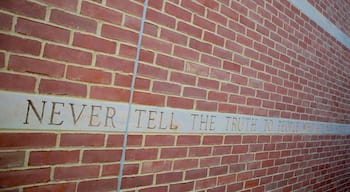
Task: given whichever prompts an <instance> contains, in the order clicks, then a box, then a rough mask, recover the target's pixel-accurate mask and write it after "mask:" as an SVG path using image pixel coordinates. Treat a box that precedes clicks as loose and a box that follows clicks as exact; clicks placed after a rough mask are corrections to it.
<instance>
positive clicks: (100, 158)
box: [82, 149, 122, 163]
mask: <svg viewBox="0 0 350 192" xmlns="http://www.w3.org/2000/svg"><path fill="white" fill-rule="evenodd" d="M121 154H122V151H121V150H108V149H106V150H85V151H84V153H83V158H82V162H83V163H101V162H115V161H119V160H120V157H121Z"/></svg>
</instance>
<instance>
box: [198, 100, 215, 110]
mask: <svg viewBox="0 0 350 192" xmlns="http://www.w3.org/2000/svg"><path fill="white" fill-rule="evenodd" d="M196 110H199V111H217V110H218V104H217V103H215V102H207V101H197V102H196Z"/></svg>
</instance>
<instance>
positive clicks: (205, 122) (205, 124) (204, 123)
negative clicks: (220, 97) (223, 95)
mask: <svg viewBox="0 0 350 192" xmlns="http://www.w3.org/2000/svg"><path fill="white" fill-rule="evenodd" d="M203 116H204V115H201V122H200V125H199V129H200V130H202V125H204V130H208V129H207V127H208V115H206V118H205V120H204V119H203Z"/></svg>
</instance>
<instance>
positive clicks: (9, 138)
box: [0, 133, 56, 148]
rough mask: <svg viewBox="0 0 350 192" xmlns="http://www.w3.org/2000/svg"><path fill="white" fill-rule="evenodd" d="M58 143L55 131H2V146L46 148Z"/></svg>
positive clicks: (0, 139) (0, 136)
mask: <svg viewBox="0 0 350 192" xmlns="http://www.w3.org/2000/svg"><path fill="white" fill-rule="evenodd" d="M55 145H56V134H53V133H1V134H0V148H46V147H53V146H55Z"/></svg>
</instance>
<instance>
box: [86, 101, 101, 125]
mask: <svg viewBox="0 0 350 192" xmlns="http://www.w3.org/2000/svg"><path fill="white" fill-rule="evenodd" d="M95 108H99V109H100V110H101V108H102V106H98V105H91V114H90V123H89V126H93V127H98V126H100V124H101V122H98V123H97V124H92V123H93V121H94V117H98V114H95Z"/></svg>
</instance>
